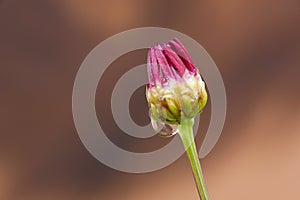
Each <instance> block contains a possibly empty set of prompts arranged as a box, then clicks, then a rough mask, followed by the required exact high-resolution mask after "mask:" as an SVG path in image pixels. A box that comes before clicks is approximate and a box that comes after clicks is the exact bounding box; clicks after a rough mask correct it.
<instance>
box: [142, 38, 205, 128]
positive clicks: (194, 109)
mask: <svg viewBox="0 0 300 200" xmlns="http://www.w3.org/2000/svg"><path fill="white" fill-rule="evenodd" d="M147 70H148V78H149V82H148V84H147V88H146V98H147V101H148V106H149V109H150V114H151V117H152V118H153V119H154V120H157V121H160V122H162V123H166V124H180V122H181V119H182V118H183V117H185V118H194V117H196V116H197V115H199V114H200V113H201V111H202V110H203V108H204V106H205V104H206V102H207V93H206V90H205V83H204V81H203V80H202V78H201V76H200V74H199V72H198V69H197V68H196V67H195V64H194V63H193V61H192V59H191V57H190V55H189V54H188V52H187V50H186V49H185V47H184V46H183V44H182V43H181V42H180V41H179V40H178V39H174V40H171V41H170V42H169V43H168V44H162V45H157V46H155V47H152V48H150V50H149V52H148V62H147Z"/></svg>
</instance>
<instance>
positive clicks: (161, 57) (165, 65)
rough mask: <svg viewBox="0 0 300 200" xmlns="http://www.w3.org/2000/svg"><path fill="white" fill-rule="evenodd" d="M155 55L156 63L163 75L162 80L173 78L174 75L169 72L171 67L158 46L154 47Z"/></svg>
mask: <svg viewBox="0 0 300 200" xmlns="http://www.w3.org/2000/svg"><path fill="white" fill-rule="evenodd" d="M155 54H156V59H157V61H158V64H159V66H160V69H161V71H162V73H163V75H164V78H166V79H170V78H174V75H173V73H172V71H171V66H170V65H169V63H168V61H167V59H166V57H165V55H164V54H163V52H162V48H161V46H160V45H158V46H156V49H155Z"/></svg>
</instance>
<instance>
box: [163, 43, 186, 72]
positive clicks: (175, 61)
mask: <svg viewBox="0 0 300 200" xmlns="http://www.w3.org/2000/svg"><path fill="white" fill-rule="evenodd" d="M163 53H164V54H165V56H166V57H167V59H168V61H169V62H170V63H171V64H172V66H173V67H174V68H175V70H176V71H177V72H178V73H179V74H180V76H182V75H183V74H184V72H185V70H186V66H185V65H184V63H183V62H182V60H181V59H180V58H179V57H178V55H177V54H176V53H175V52H174V51H173V50H172V49H171V48H170V47H168V46H167V45H163Z"/></svg>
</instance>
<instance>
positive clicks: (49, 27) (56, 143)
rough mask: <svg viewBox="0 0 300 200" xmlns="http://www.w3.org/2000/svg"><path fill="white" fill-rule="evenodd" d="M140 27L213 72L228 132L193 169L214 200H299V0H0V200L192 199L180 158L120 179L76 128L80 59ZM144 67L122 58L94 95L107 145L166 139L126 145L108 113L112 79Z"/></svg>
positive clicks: (142, 55) (154, 144)
mask: <svg viewBox="0 0 300 200" xmlns="http://www.w3.org/2000/svg"><path fill="white" fill-rule="evenodd" d="M143 26H159V27H166V28H171V29H175V30H178V31H180V32H183V33H185V34H187V35H189V36H191V37H193V38H194V39H196V40H197V41H198V42H199V43H200V44H202V45H203V46H204V47H205V48H206V50H207V51H208V52H209V54H210V55H211V56H212V58H213V59H214V61H215V62H216V64H217V65H218V67H219V70H220V71H221V73H222V76H223V79H224V82H225V86H226V91H227V96H228V113H227V119H226V124H225V127H224V131H223V133H222V136H221V138H220V140H219V142H218V143H217V145H216V147H215V148H214V150H213V151H212V152H211V153H210V154H209V156H207V157H206V158H205V159H203V160H202V165H203V170H204V175H205V178H206V182H207V186H208V189H209V192H210V194H211V199H212V200H217V199H222V200H226V199H228V200H229V199H230V200H233V199H234V200H241V199H242V200H252V199H262V200H265V199H299V198H300V190H299V186H300V170H299V169H300V134H299V133H300V123H299V122H300V103H299V101H300V93H299V92H300V90H299V83H300V78H299V75H300V37H299V35H300V2H299V0H272V1H271V0H254V1H250V0H241V1H238V0H225V1H221V0H217V1H202V0H198V1H179V0H176V1H175V0H173V1H156V0H152V1H148V0H110V1H92V0H88V1H79V0H78V1H77V0H60V1H59V0H27V1H20V0H19V1H17V0H1V1H0V67H1V68H0V69H1V72H0V91H1V93H0V113H1V114H0V134H1V135H0V137H1V139H0V199H1V200H2V199H3V200H19V199H22V200H40V199H43V200H48V199H49V200H53V199H64V200H68V199H70V200H71V199H72V200H77V199H78V200H82V199H85V200H86V199H89V200H96V199H101V200H102V199H103V200H115V199H124V200H135V199H145V200H148V199H149V200H153V199H172V200H175V199H178V200H181V199H197V193H196V188H195V186H194V182H193V177H192V173H191V170H190V167H189V164H188V161H187V158H186V157H185V156H182V157H181V158H180V159H179V160H178V161H176V162H175V163H173V164H172V165H170V166H168V167H166V168H164V169H162V170H159V171H156V172H153V173H147V174H126V173H122V172H118V171H115V170H113V169H110V168H108V167H106V166H104V165H102V164H101V163H100V162H98V161H97V160H95V159H94V158H93V157H92V156H91V155H90V154H89V153H88V152H87V150H86V149H85V147H84V146H83V145H82V143H81V141H80V140H79V137H78V135H77V133H76V130H75V127H74V123H73V118H72V111H71V95H72V87H73V82H74V78H75V75H76V72H77V70H78V68H79V66H80V64H81V62H82V61H83V59H84V58H85V57H86V56H87V54H88V53H89V52H90V51H91V50H92V49H93V48H94V47H95V46H96V45H97V44H98V43H100V42H101V41H103V40H104V39H106V38H108V37H109V36H112V35H114V34H116V33H119V32H121V31H124V30H127V29H130V28H136V27H143ZM145 61H146V51H138V52H133V53H132V54H128V55H124V56H122V57H121V58H119V59H118V60H116V61H115V62H114V63H113V64H112V65H111V66H110V68H109V69H108V70H107V72H106V73H107V74H110V75H107V76H111V77H112V78H111V79H109V78H107V80H101V81H102V82H103V81H106V82H105V84H106V86H107V87H103V86H101V82H100V84H99V89H98V93H97V104H98V105H97V112H98V115H99V116H101V115H102V116H103V115H104V116H107V117H106V122H102V123H103V124H105V126H106V130H108V133H109V137H110V138H111V139H112V140H113V141H114V142H115V143H116V144H117V145H119V146H121V147H123V148H127V149H129V150H133V151H137V152H138V151H149V150H151V149H155V148H159V147H160V146H161V145H164V144H165V142H166V141H163V140H162V139H160V138H152V139H147V140H145V141H144V140H141V139H140V140H137V139H133V138H130V137H128V136H124V134H123V133H122V132H121V131H120V130H118V128H117V127H116V126H115V125H114V123H113V122H112V121H113V120H112V117H111V113H110V110H108V108H106V107H108V106H106V105H107V103H110V100H109V98H110V94H111V88H112V85H113V84H114V83H115V81H116V80H118V77H120V76H121V75H122V74H123V73H124V72H126V70H128V69H130V68H131V67H133V66H135V65H137V64H142V63H144V62H145ZM102 85H103V84H102ZM132 101H133V102H136V103H137V104H136V106H137V109H135V108H133V109H132V108H131V109H132V112H133V118H136V120H137V123H141V124H143V123H146V122H148V118H147V114H146V113H147V110H146V109H145V105H146V104H145V98H144V94H143V89H140V90H138V91H137V92H136V94H135V97H134V98H133V100H132ZM138 102H140V103H138ZM131 107H132V106H131ZM135 110H138V111H135ZM207 110H208V111H207V113H209V109H207ZM208 115H209V114H204V119H209V116H208ZM137 116H138V117H137ZM140 116H142V117H140ZM206 124H207V120H204V125H203V128H202V129H205V126H206ZM202 132H205V130H203V131H202ZM202 138H203V135H201V134H199V135H198V137H197V145H198V147H199V145H200V144H201V140H202ZM142 147H143V148H142Z"/></svg>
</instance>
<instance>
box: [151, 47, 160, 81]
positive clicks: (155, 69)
mask: <svg viewBox="0 0 300 200" xmlns="http://www.w3.org/2000/svg"><path fill="white" fill-rule="evenodd" d="M150 67H151V74H152V78H153V82H154V83H158V82H160V80H161V75H160V69H159V66H158V64H157V59H156V55H155V49H154V48H153V47H152V48H151V49H150Z"/></svg>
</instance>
